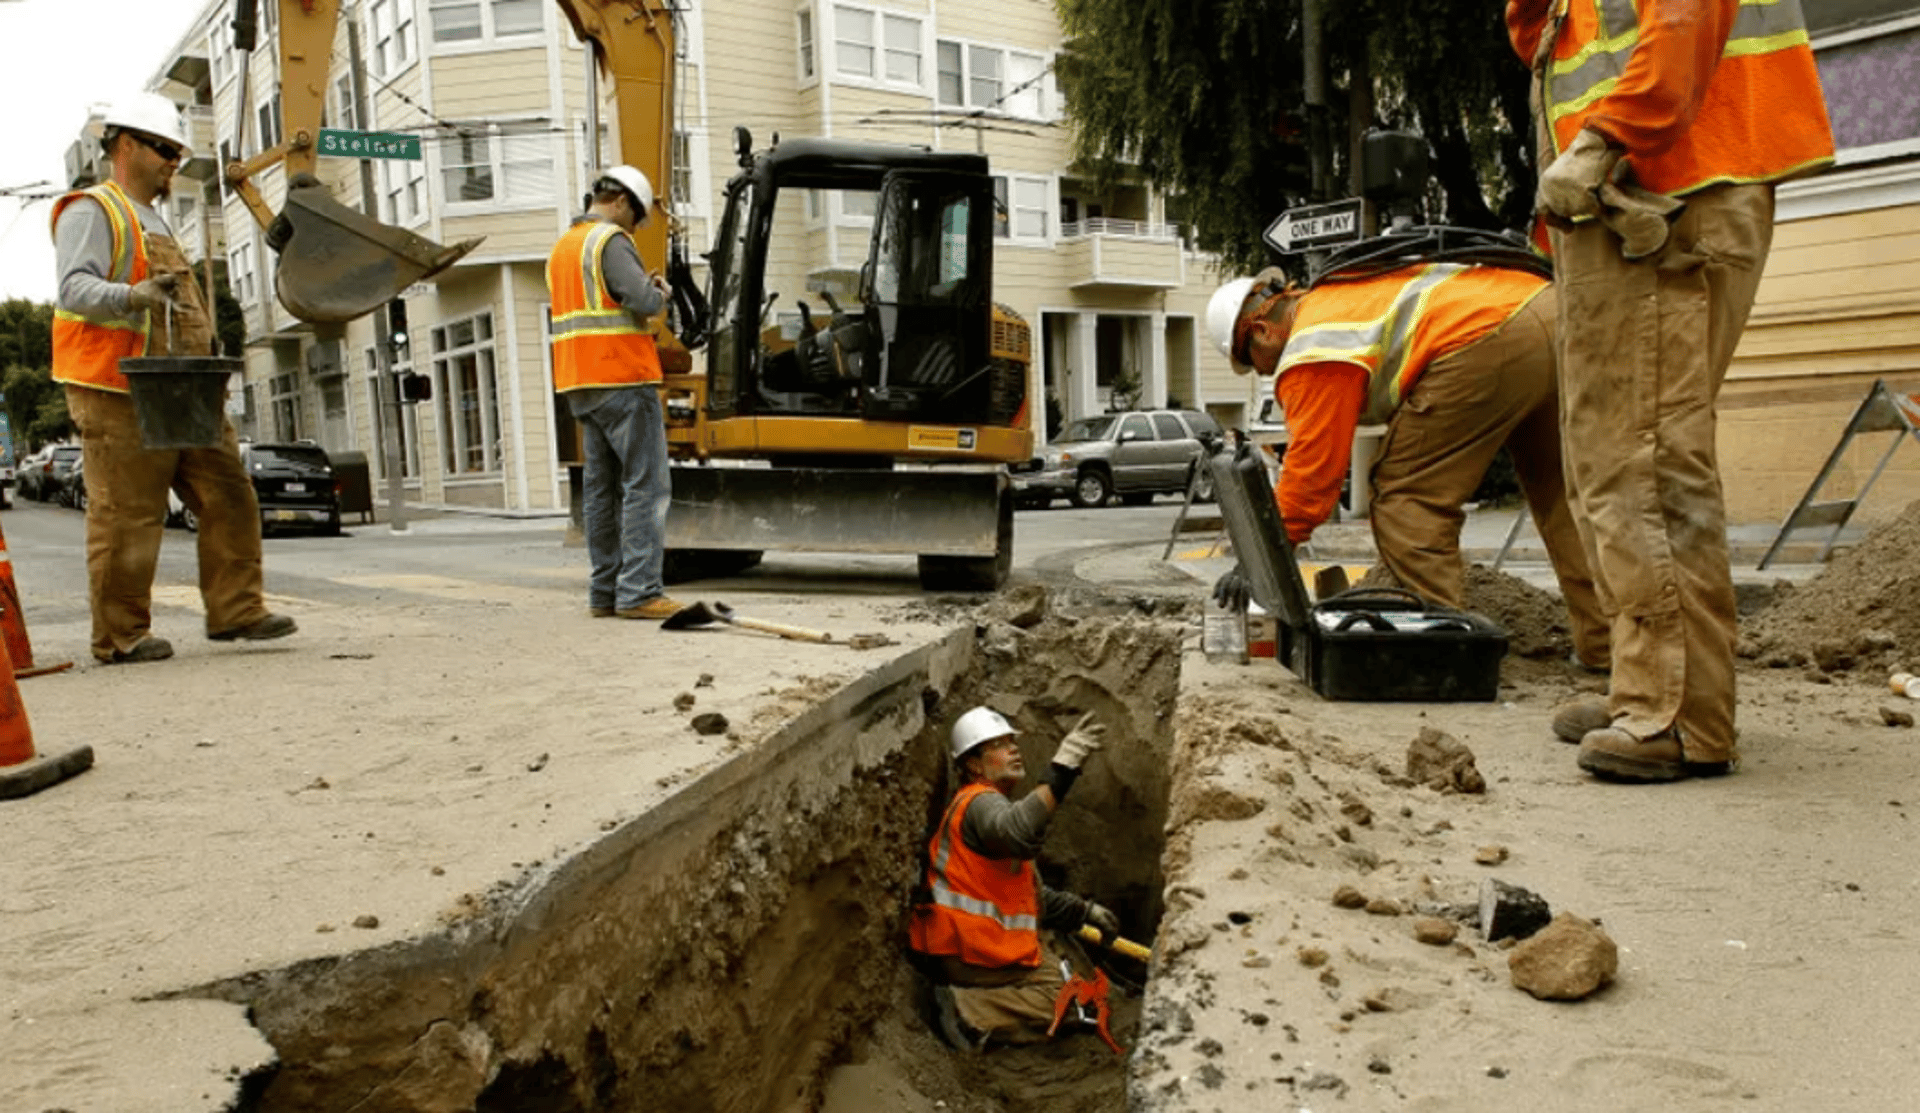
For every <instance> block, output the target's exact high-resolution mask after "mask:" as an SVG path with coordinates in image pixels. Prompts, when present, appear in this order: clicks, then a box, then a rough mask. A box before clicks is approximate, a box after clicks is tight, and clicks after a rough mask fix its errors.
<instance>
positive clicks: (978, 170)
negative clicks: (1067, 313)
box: [227, 0, 1033, 591]
mask: <svg viewBox="0 0 1920 1113" xmlns="http://www.w3.org/2000/svg"><path fill="white" fill-rule="evenodd" d="M267 2H269V3H273V2H277V3H278V4H279V15H280V54H281V71H280V72H281V89H282V112H283V114H284V128H283V134H284V135H285V136H286V140H285V142H283V143H281V144H280V145H279V146H278V147H275V148H273V149H271V150H268V151H264V152H262V153H261V154H259V155H257V156H255V157H254V158H252V159H249V160H247V161H245V162H241V163H235V164H234V165H233V166H230V167H228V169H227V177H228V180H229V181H230V182H232V183H234V184H235V187H236V189H238V191H239V192H240V194H241V196H242V197H243V198H245V199H246V201H247V204H248V207H249V209H250V210H251V211H252V212H253V214H254V216H255V218H256V219H258V220H260V221H261V223H262V224H263V226H266V227H268V228H269V230H270V231H269V242H271V243H274V244H275V246H276V248H277V250H279V252H280V266H279V276H280V277H279V295H280V299H281V302H282V304H284V305H285V306H286V307H287V309H288V310H289V311H290V312H292V313H293V314H294V315H295V316H297V317H300V318H301V319H303V320H308V321H314V322H335V321H344V320H350V319H352V318H354V317H357V316H360V315H361V314H364V313H367V312H370V311H371V310H373V309H374V308H376V307H377V306H379V305H381V304H383V303H384V302H386V301H387V300H389V299H390V298H392V297H394V296H396V295H397V294H398V293H399V291H401V290H402V289H404V288H405V287H406V286H408V285H409V284H411V283H413V282H416V281H419V280H420V279H422V278H425V277H427V276H429V275H432V274H434V273H436V272H438V271H440V270H443V269H445V268H446V267H449V266H451V265H453V264H454V263H455V262H457V261H458V260H459V259H460V258H461V257H462V256H464V255H465V254H466V253H467V252H468V251H471V250H472V249H473V247H474V246H475V245H476V244H477V242H478V241H468V242H465V243H462V244H458V245H455V246H453V247H442V246H440V245H438V244H435V243H433V242H431V241H429V240H425V239H423V238H421V237H419V236H415V235H413V234H412V233H409V232H406V231H404V230H401V229H396V228H392V227H389V226H386V225H382V224H380V223H379V222H377V221H375V220H373V219H371V218H370V217H367V216H364V215H362V214H360V213H357V212H355V211H354V210H352V209H349V208H347V207H346V206H344V205H341V204H340V203H339V202H337V201H335V200H333V199H332V197H331V196H329V195H328V194H327V192H326V189H325V187H324V186H322V185H321V184H320V183H319V182H318V181H317V180H315V179H314V178H313V175H312V169H313V160H314V156H315V137H316V136H317V134H318V129H319V125H320V118H321V112H322V108H323V97H324V91H325V90H326V89H327V88H328V82H327V73H326V67H327V59H328V57H329V55H330V53H331V47H332V43H333V34H334V27H335V24H336V22H337V19H338V0H267ZM555 2H556V3H557V4H558V5H559V7H560V9H561V10H562V11H563V12H564V13H565V14H566V16H567V19H568V22H569V23H570V24H571V25H572V28H573V31H574V33H575V34H576V35H577V36H578V37H579V38H580V39H581V40H582V41H583V42H585V43H586V44H588V46H589V48H590V49H591V50H592V52H593V55H594V59H595V63H596V64H597V65H598V66H599V68H600V71H601V72H602V73H604V74H607V75H609V76H610V78H611V80H612V97H613V100H614V102H615V104H616V106H617V109H618V113H617V114H618V118H619V150H620V157H621V161H623V162H625V163H627V164H629V165H632V166H634V167H636V168H638V169H639V170H641V171H642V172H643V173H645V174H646V175H647V177H648V178H649V179H650V180H651V181H653V182H656V183H665V182H669V181H671V180H672V169H673V165H672V160H673V155H674V143H673V136H674V127H673V103H674V101H673V80H674V59H675V40H676V33H677V30H678V29H677V26H676V24H675V21H674V13H673V11H672V9H671V8H670V7H669V6H668V5H667V4H665V3H663V2H661V0H555ZM236 9H237V11H236V18H235V26H236V30H238V29H239V27H240V25H241V23H242V21H243V20H244V21H246V22H248V23H250V22H251V19H252V16H251V9H252V3H251V2H250V0H238V2H237V3H236ZM238 37H239V36H238V35H237V36H236V38H238ZM735 151H736V154H737V159H738V163H739V170H738V172H737V173H736V174H735V175H734V176H733V178H732V179H731V180H730V181H729V182H728V183H727V186H726V190H725V208H724V210H723V211H722V212H721V214H720V216H719V219H718V221H717V222H716V224H715V228H716V233H715V241H714V243H713V245H712V249H711V251H710V252H709V253H708V254H707V256H706V259H707V263H708V268H709V273H708V281H707V286H706V291H705V293H704V295H703V294H702V292H701V291H700V290H699V289H698V288H697V287H696V285H695V282H694V279H693V276H692V272H691V269H690V267H689V266H688V265H687V263H686V255H685V251H684V249H683V248H682V246H681V245H680V244H679V243H678V242H677V240H678V237H679V236H680V234H681V231H680V229H681V226H680V224H679V222H678V221H675V220H671V219H669V220H667V221H657V220H656V221H654V222H652V223H651V224H650V225H648V226H646V227H643V228H641V229H639V230H638V231H636V232H635V234H634V238H635V243H636V246H637V247H638V248H639V251H640V256H641V259H642V261H643V262H644V263H645V264H646V265H647V267H648V269H649V270H652V271H655V272H664V273H666V274H667V276H668V279H669V281H670V282H671V283H672V285H673V287H674V297H673V299H672V300H673V310H672V312H670V314H669V318H668V326H669V327H667V328H663V329H662V330H661V332H660V334H659V337H658V341H659V346H660V354H661V364H662V367H663V368H664V370H665V372H666V381H665V383H664V391H665V394H664V401H665V403H666V406H665V409H666V414H667V418H666V423H667V439H668V446H669V452H670V454H671V456H672V457H673V461H674V463H673V505H672V509H671V511H670V512H669V514H668V519H667V546H668V551H667V578H668V579H669V580H670V581H671V580H685V579H692V578H697V577H707V576H716V575H731V574H736V573H738V572H740V571H743V570H745V569H747V568H750V567H752V566H753V565H755V564H757V563H758V562H759V560H760V559H761V557H762V555H763V554H764V553H765V552H767V551H770V550H773V551H834V552H849V551H851V552H870V553H906V554H914V555H916V556H917V557H918V558H919V562H918V563H919V574H920V581H921V585H922V586H923V587H924V588H926V589H927V590H932V591H945V590H973V591H978V590H992V589H994V588H997V587H999V586H1000V585H1001V584H1002V583H1004V582H1005V579H1006V576H1007V571H1008V568H1009V565H1010V563H1011V559H1012V545H1013V499H1012V493H1011V491H1010V489H1009V485H1008V481H1007V476H1006V466H1007V465H1009V464H1013V463H1017V462H1023V461H1025V460H1027V459H1029V458H1030V457H1031V455H1032V447H1033V433H1032V407H1031V404H1030V400H1029V398H1028V390H1027V383H1028V369H1029V366H1030V364H1031V361H1032V336H1031V330H1030V328H1029V327H1028V325H1027V323H1026V322H1025V321H1024V320H1022V319H1021V318H1020V317H1019V315H1018V314H1016V313H1014V312H1013V311H1012V310H1011V309H1008V308H1007V307H1005V306H1001V305H996V304H995V303H994V301H993V298H992V280H993V239H994V227H995V219H996V214H995V206H996V202H995V197H994V190H993V180H992V178H991V177H990V175H989V173H988V168H987V160H986V158H985V156H983V155H978V154H967V153H951V152H936V151H930V150H927V149H925V148H920V147H906V146H891V145H885V144H877V143H854V142H845V141H838V140H826V139H793V140H787V141H784V142H778V141H776V142H775V143H774V144H773V145H772V146H771V147H769V148H767V149H764V150H759V151H756V150H754V149H753V143H752V140H751V138H750V137H749V136H748V135H747V133H746V131H745V130H744V129H736V132H735ZM282 160H284V161H285V162H286V164H287V168H288V171H289V174H290V177H289V179H288V181H289V190H288V197H287V204H286V206H285V207H284V209H283V210H282V212H281V213H279V214H277V215H276V214H274V213H272V212H271V210H270V209H269V208H268V207H267V206H266V205H265V204H264V203H263V202H262V201H261V199H260V197H259V195H258V193H257V192H252V187H251V185H250V183H249V182H248V181H247V179H248V177H249V176H250V175H252V174H254V173H258V172H259V171H260V170H261V169H263V168H265V167H266V166H270V165H273V164H274V163H275V162H279V161H282ZM810 191H839V192H840V193H842V194H858V195H861V196H862V197H863V198H864V199H865V200H866V202H867V204H866V206H865V207H866V208H868V209H870V211H871V212H872V213H873V214H874V216H873V231H872V235H871V237H870V247H869V250H868V255H867V259H866V261H865V263H864V264H863V265H862V266H861V267H860V268H859V272H858V279H857V282H856V283H855V287H854V289H853V290H852V291H851V293H852V297H851V299H850V302H849V304H847V305H846V306H844V307H843V306H842V305H840V304H839V302H838V300H837V299H836V298H835V297H834V296H833V294H832V293H831V291H830V290H829V289H828V288H827V287H826V286H825V285H824V284H812V285H815V287H816V288H815V289H814V290H813V291H798V290H789V291H785V292H783V291H780V290H778V289H770V288H769V285H770V283H769V281H768V272H769V266H770V263H771V261H772V260H771V258H770V256H771V254H772V251H773V246H774V245H773V242H772V241H773V237H774V231H773V229H774V227H775V211H776V207H777V206H778V204H779V200H780V198H781V196H782V194H783V192H784V193H785V194H786V195H787V196H788V198H789V202H788V204H789V205H792V204H793V200H792V198H793V197H794V196H796V195H803V194H804V192H810ZM669 216H671V214H669ZM670 232H671V234H672V235H673V236H675V237H676V242H675V244H674V245H672V246H671V247H670V245H669V242H668V241H669V234H670ZM789 269H791V268H789ZM802 295H807V296H815V295H817V296H818V298H819V299H820V301H821V302H822V304H823V305H824V307H825V311H824V312H823V313H822V314H820V315H819V316H816V314H815V311H814V310H813V308H811V307H810V306H809V305H808V304H807V302H806V301H805V300H804V297H803V296H802ZM789 302H790V303H792V304H791V307H789V305H788V303H789ZM782 317H784V318H785V319H786V320H788V321H793V320H796V319H797V322H798V324H797V328H792V329H788V328H783V327H782V325H781V323H780V322H781V319H782ZM789 332H792V333H794V334H795V335H788V333H789ZM702 346H704V348H705V349H706V359H705V368H704V369H703V370H701V371H696V369H695V367H694V359H693V351H694V350H697V349H699V348H700V347H702Z"/></svg>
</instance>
